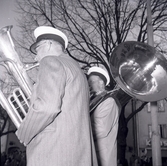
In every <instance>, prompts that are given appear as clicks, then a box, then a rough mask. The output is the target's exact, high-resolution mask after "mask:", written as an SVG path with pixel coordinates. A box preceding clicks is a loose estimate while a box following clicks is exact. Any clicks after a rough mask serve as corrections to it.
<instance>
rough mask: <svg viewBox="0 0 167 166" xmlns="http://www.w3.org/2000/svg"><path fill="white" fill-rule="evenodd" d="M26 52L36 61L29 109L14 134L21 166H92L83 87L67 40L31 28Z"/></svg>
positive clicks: (93, 159)
mask: <svg viewBox="0 0 167 166" xmlns="http://www.w3.org/2000/svg"><path fill="white" fill-rule="evenodd" d="M34 35H35V37H36V42H35V43H34V44H33V45H32V46H31V51H32V52H34V53H36V54H37V56H36V59H37V60H38V61H39V63H40V65H39V72H38V75H37V82H36V84H35V85H34V88H33V91H32V97H31V105H30V107H29V110H28V113H27V116H26V117H25V119H24V120H23V122H22V123H21V125H20V127H19V128H18V130H17V132H16V135H17V136H18V138H19V140H20V142H22V143H24V145H25V146H26V155H27V166H97V158H96V153H95V149H94V143H93V137H92V132H91V124H90V116H89V87H88V83H87V79H86V77H85V75H84V73H83V72H82V70H81V69H80V66H79V65H78V63H77V62H76V61H74V60H73V59H72V58H71V57H69V56H68V55H67V54H65V53H64V50H65V49H66V48H67V44H68V39H67V37H66V35H65V34H64V33H62V32H61V31H59V30H58V29H55V28H53V27H48V26H41V27H38V28H36V29H35V31H34Z"/></svg>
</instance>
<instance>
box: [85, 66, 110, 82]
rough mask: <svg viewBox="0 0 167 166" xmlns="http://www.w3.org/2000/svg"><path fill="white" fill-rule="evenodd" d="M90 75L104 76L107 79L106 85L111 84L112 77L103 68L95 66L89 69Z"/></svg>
mask: <svg viewBox="0 0 167 166" xmlns="http://www.w3.org/2000/svg"><path fill="white" fill-rule="evenodd" d="M87 74H88V75H91V74H92V75H93V74H95V75H96V74H97V75H99V74H100V75H103V76H104V77H105V78H106V85H108V84H109V83H110V77H109V74H108V72H107V71H106V70H104V69H102V68H101V67H97V66H93V67H91V68H89V70H88V73H87Z"/></svg>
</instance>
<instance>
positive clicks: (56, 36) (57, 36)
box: [30, 26, 68, 52]
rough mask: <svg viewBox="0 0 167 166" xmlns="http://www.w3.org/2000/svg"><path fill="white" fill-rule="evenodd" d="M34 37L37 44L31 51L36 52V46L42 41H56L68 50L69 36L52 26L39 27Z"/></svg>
mask: <svg viewBox="0 0 167 166" xmlns="http://www.w3.org/2000/svg"><path fill="white" fill-rule="evenodd" d="M34 36H35V38H36V42H35V43H34V44H32V46H31V47H30V50H31V51H32V52H35V46H36V45H37V43H38V42H40V41H41V40H47V39H48V40H55V41H57V42H59V43H60V44H61V45H62V46H63V48H64V49H66V48H67V45H68V38H67V36H66V35H65V34H64V33H63V32H61V31H60V30H58V29H56V28H53V27H50V26H39V27H37V28H36V29H35V30H34Z"/></svg>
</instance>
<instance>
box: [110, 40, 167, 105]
mask: <svg viewBox="0 0 167 166" xmlns="http://www.w3.org/2000/svg"><path fill="white" fill-rule="evenodd" d="M109 64H110V69H111V74H112V77H113V79H114V80H115V81H116V83H117V87H118V89H119V90H120V91H123V92H125V94H127V95H128V96H130V97H131V98H136V99H139V100H141V101H146V102H154V101H158V100H162V99H164V98H166V97H167V88H166V86H167V59H166V58H165V57H164V56H163V55H162V54H161V53H160V52H159V51H157V50H156V49H155V48H154V47H152V46H150V45H148V44H145V43H141V42H137V41H126V42H123V43H121V44H119V45H118V46H117V47H116V48H115V49H114V51H113V53H112V55H111V57H110V59H109ZM119 90H118V91H119ZM118 94H119V93H118ZM119 97H121V95H119ZM122 98H123V97H122ZM125 103H126V102H125Z"/></svg>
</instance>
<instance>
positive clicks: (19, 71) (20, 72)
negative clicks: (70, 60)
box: [0, 26, 38, 128]
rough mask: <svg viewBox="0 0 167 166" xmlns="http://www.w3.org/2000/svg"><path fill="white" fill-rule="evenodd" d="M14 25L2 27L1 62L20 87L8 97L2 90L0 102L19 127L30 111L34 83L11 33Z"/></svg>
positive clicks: (0, 30) (0, 36)
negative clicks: (18, 52) (17, 50)
mask: <svg viewBox="0 0 167 166" xmlns="http://www.w3.org/2000/svg"><path fill="white" fill-rule="evenodd" d="M12 27H13V26H6V27H4V28H2V29H0V59H1V61H0V64H1V65H3V66H5V68H6V69H7V71H8V72H9V73H10V74H11V75H12V76H13V77H14V79H15V80H16V82H17V83H18V85H19V87H17V88H16V89H15V90H14V91H13V92H12V93H11V94H10V95H9V96H8V97H6V96H5V95H4V94H3V92H2V91H1V90H0V104H1V105H2V107H3V108H4V109H5V110H6V111H7V113H8V115H9V117H10V118H11V120H12V121H13V123H14V125H15V126H16V128H18V127H19V126H20V123H21V122H22V121H23V119H24V117H25V116H26V113H27V111H28V108H29V99H30V96H31V91H32V86H33V83H32V81H31V79H30V78H29V76H28V74H27V70H28V69H27V68H28V67H27V68H26V67H25V65H24V64H23V63H22V62H21V60H20V58H19V56H18V54H17V52H16V50H15V46H14V42H13V39H12V35H11V29H12ZM36 66H38V64H35V65H34V67H36ZM31 68H32V67H31ZM29 69H30V68H29Z"/></svg>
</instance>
